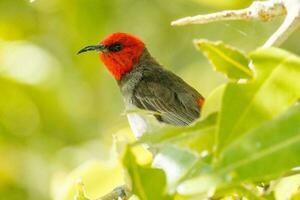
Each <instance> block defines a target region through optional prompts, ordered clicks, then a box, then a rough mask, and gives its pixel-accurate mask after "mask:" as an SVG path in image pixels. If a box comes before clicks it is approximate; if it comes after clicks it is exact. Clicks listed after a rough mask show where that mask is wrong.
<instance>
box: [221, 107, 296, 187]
mask: <svg viewBox="0 0 300 200" xmlns="http://www.w3.org/2000/svg"><path fill="white" fill-rule="evenodd" d="M299 122H300V104H298V105H296V106H292V107H291V108H290V109H289V110H288V111H287V112H285V113H284V114H282V115H280V116H279V117H278V118H276V119H274V120H272V121H269V122H266V123H264V124H263V125H261V126H259V127H258V128H255V129H253V130H251V131H249V132H247V133H246V134H245V135H244V136H242V137H240V138H239V139H238V140H236V141H235V142H234V143H232V144H231V145H230V146H228V148H226V149H225V150H224V152H223V153H222V155H221V161H220V162H219V163H218V164H217V168H218V170H217V171H218V174H220V175H222V176H224V177H227V180H228V181H229V182H238V181H243V180H256V181H262V180H269V179H271V178H275V177H276V176H278V175H281V174H283V173H285V172H287V171H288V170H290V169H292V168H293V167H297V166H299V165H300V156H299V155H300V134H299V133H300V123H299Z"/></svg>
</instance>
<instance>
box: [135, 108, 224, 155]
mask: <svg viewBox="0 0 300 200" xmlns="http://www.w3.org/2000/svg"><path fill="white" fill-rule="evenodd" d="M217 116H218V115H217V113H212V114H211V115H209V116H208V117H207V118H205V119H201V120H199V121H197V122H195V123H194V124H192V125H190V126H187V127H172V126H166V127H163V128H161V129H158V130H157V131H156V132H152V133H147V134H144V135H143V136H142V137H141V138H140V139H139V140H138V142H137V144H141V143H147V144H150V145H156V144H162V143H172V144H177V145H179V146H181V147H188V148H189V149H192V150H195V151H198V152H200V151H202V150H211V149H212V145H213V143H214V136H215V125H216V122H217Z"/></svg>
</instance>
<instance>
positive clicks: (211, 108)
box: [201, 84, 226, 118]
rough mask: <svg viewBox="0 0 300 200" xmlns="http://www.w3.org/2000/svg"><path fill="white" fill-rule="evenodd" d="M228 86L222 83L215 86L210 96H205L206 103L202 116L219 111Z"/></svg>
mask: <svg viewBox="0 0 300 200" xmlns="http://www.w3.org/2000/svg"><path fill="white" fill-rule="evenodd" d="M225 88H226V85H225V84H222V85H220V86H218V87H217V88H215V89H214V90H213V91H212V92H211V93H210V94H209V95H208V97H206V98H205V103H204V106H203V108H202V111H201V117H202V118H203V117H204V118H206V117H207V116H209V115H210V114H212V113H215V112H219V111H220V110H221V105H222V98H223V94H224V90H225Z"/></svg>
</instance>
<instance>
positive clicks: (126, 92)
mask: <svg viewBox="0 0 300 200" xmlns="http://www.w3.org/2000/svg"><path fill="white" fill-rule="evenodd" d="M86 51H97V52H98V53H99V57H100V60H101V61H102V62H103V63H104V65H105V66H106V67H107V69H108V70H109V71H110V73H111V74H112V75H113V76H114V78H115V79H116V81H117V83H118V85H119V87H120V90H121V93H122V95H123V98H124V102H125V106H126V109H129V110H130V109H137V108H138V109H144V110H147V111H154V112H153V113H157V114H153V115H154V117H155V118H156V119H157V120H158V121H159V122H163V123H167V124H170V125H174V126H186V125H189V124H190V123H192V122H193V121H194V120H196V119H197V118H199V117H200V111H201V108H202V105H203V103H204V98H203V97H202V96H201V95H200V94H199V93H198V92H197V91H196V90H195V89H194V88H192V87H191V86H190V85H188V84H187V83H186V82H184V81H183V80H182V79H181V78H180V77H178V76H177V75H175V74H174V73H172V72H170V71H169V70H167V69H165V68H164V67H162V66H161V65H160V64H159V63H158V62H157V61H156V60H155V59H154V58H153V57H152V56H151V55H150V53H149V52H148V50H147V48H146V47H145V44H144V42H143V41H142V40H140V39H139V38H137V37H135V36H133V35H131V34H127V33H113V34H111V35H109V36H108V37H106V38H105V39H104V40H103V41H101V42H100V43H99V44H98V45H92V46H87V47H85V48H83V49H81V50H80V51H79V52H78V53H83V52H86ZM127 116H128V120H129V124H130V126H131V129H132V131H133V132H134V134H135V135H136V136H137V137H139V136H141V135H142V134H143V133H144V132H146V131H147V120H146V119H145V117H144V116H142V115H141V114H138V113H129V114H127Z"/></svg>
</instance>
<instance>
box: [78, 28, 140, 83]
mask: <svg viewBox="0 0 300 200" xmlns="http://www.w3.org/2000/svg"><path fill="white" fill-rule="evenodd" d="M144 49H145V45H144V43H143V42H142V41H141V40H140V39H139V38H137V37H135V36H133V35H131V34H128V33H113V34H111V35H109V36H108V37H106V38H105V39H104V40H102V41H101V42H100V44H99V45H93V46H87V47H85V48H83V49H82V50H80V51H79V52H78V53H82V52H86V51H91V50H96V51H98V52H99V57H100V59H101V61H102V62H103V63H104V64H105V66H106V67H107V69H108V70H109V71H110V72H111V74H112V75H113V76H114V77H115V78H116V79H117V80H120V79H121V78H122V76H123V75H124V74H126V73H127V72H129V71H130V70H131V69H132V68H133V66H134V65H135V64H136V63H137V62H139V59H140V57H141V55H142V53H143V51H144Z"/></svg>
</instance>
